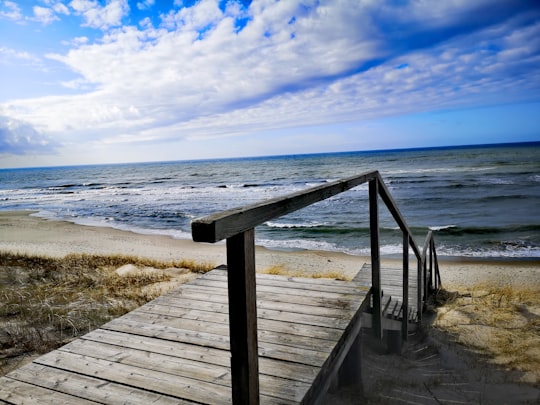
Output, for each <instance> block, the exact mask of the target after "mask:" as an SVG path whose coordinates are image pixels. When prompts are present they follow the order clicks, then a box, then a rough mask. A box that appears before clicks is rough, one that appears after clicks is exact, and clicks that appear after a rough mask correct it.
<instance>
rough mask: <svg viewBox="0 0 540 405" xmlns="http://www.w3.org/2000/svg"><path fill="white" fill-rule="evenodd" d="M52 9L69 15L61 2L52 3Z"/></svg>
mask: <svg viewBox="0 0 540 405" xmlns="http://www.w3.org/2000/svg"><path fill="white" fill-rule="evenodd" d="M53 10H54V11H55V12H56V13H58V14H64V15H69V14H70V13H69V9H68V8H67V7H66V6H65V4H63V3H56V4H54V5H53Z"/></svg>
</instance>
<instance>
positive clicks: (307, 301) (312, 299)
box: [171, 286, 361, 309]
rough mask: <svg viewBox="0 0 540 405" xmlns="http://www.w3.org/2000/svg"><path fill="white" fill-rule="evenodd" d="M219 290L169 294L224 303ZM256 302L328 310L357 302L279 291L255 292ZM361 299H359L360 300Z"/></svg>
mask: <svg viewBox="0 0 540 405" xmlns="http://www.w3.org/2000/svg"><path fill="white" fill-rule="evenodd" d="M218 290H219V289H213V290H212V289H208V288H204V287H201V286H192V287H190V288H189V289H187V288H186V289H183V290H178V291H173V292H172V293H171V296H172V297H180V298H187V299H192V300H196V301H204V302H207V301H209V302H214V303H226V302H227V297H226V296H225V295H221V294H218V293H217V291H218ZM257 298H258V300H265V301H277V302H283V303H288V304H303V305H312V306H314V307H319V306H323V307H328V308H340V309H343V308H345V307H347V305H349V303H350V302H351V301H353V300H358V299H359V298H358V295H357V296H352V295H351V296H345V297H342V299H335V298H336V297H334V299H327V298H324V297H319V296H301V297H299V296H296V295H292V294H285V293H280V292H279V290H277V289H276V290H274V292H271V293H268V292H261V291H258V292H257ZM360 299H361V298H360Z"/></svg>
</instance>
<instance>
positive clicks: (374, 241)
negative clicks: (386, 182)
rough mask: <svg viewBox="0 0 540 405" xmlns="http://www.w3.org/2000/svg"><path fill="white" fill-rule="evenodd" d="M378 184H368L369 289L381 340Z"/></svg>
mask: <svg viewBox="0 0 540 405" xmlns="http://www.w3.org/2000/svg"><path fill="white" fill-rule="evenodd" d="M378 185H379V183H378V180H377V179H374V180H370V182H369V229H370V242H371V288H372V291H373V294H372V295H373V332H374V333H375V336H376V337H377V338H379V339H382V306H381V261H380V246H379V205H378V201H377V200H378V197H379V186H378Z"/></svg>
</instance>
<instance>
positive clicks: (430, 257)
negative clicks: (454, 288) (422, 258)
mask: <svg viewBox="0 0 540 405" xmlns="http://www.w3.org/2000/svg"><path fill="white" fill-rule="evenodd" d="M432 290H433V239H432V238H431V239H430V240H429V292H430V294H431V291H432Z"/></svg>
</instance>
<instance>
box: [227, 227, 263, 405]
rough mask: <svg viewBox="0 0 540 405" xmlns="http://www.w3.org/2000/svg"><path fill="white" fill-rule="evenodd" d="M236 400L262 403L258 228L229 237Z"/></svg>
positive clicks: (232, 358)
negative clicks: (256, 256) (257, 294)
mask: <svg viewBox="0 0 540 405" xmlns="http://www.w3.org/2000/svg"><path fill="white" fill-rule="evenodd" d="M227 270H228V271H227V282H228V291H229V331H230V345H231V378H232V401H233V404H258V403H259V357H258V348H257V301H256V290H255V288H256V280H255V231H254V229H250V230H248V231H245V232H242V233H239V234H237V235H234V236H231V237H230V238H227Z"/></svg>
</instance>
